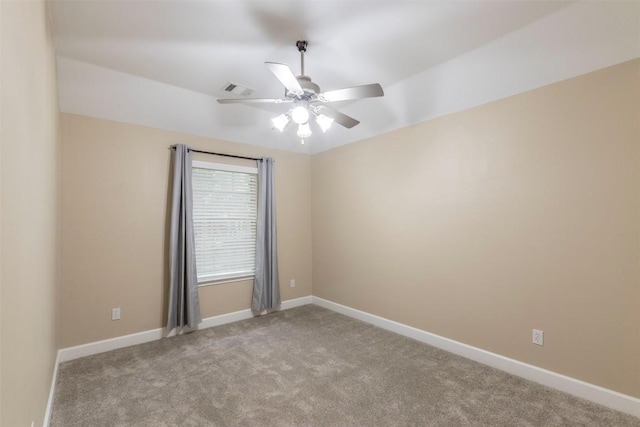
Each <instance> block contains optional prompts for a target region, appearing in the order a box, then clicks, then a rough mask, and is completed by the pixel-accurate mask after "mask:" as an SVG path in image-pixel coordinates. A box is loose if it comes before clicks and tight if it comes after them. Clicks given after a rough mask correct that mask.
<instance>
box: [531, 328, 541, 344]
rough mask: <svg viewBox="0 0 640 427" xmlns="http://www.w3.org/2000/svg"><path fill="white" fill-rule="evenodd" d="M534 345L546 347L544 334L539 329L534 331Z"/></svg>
mask: <svg viewBox="0 0 640 427" xmlns="http://www.w3.org/2000/svg"><path fill="white" fill-rule="evenodd" d="M533 343H534V344H537V345H544V332H543V331H540V330H538V329H534V330H533Z"/></svg>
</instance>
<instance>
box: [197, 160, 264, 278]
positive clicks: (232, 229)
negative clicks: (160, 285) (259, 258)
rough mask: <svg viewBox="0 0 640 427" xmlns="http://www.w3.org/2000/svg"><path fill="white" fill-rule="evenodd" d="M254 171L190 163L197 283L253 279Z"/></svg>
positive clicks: (203, 163) (256, 191) (255, 184)
mask: <svg viewBox="0 0 640 427" xmlns="http://www.w3.org/2000/svg"><path fill="white" fill-rule="evenodd" d="M256 172H257V171H256V170H255V169H253V168H243V167H236V166H229V165H219V164H215V163H205V162H193V173H192V176H193V222H194V233H195V241H196V266H197V270H198V282H199V283H202V282H211V281H217V280H225V279H233V278H239V277H249V276H253V275H254V274H255V254H256V216H257V199H258V188H257V181H258V179H257V175H256Z"/></svg>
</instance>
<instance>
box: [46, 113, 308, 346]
mask: <svg viewBox="0 0 640 427" xmlns="http://www.w3.org/2000/svg"><path fill="white" fill-rule="evenodd" d="M62 138H63V150H62V183H61V185H62V187H61V188H62V219H61V234H62V237H61V245H62V261H61V288H62V290H61V298H60V310H61V313H60V324H59V329H58V332H59V340H60V347H62V348H65V347H69V346H74V345H78V344H83V343H87V342H92V341H97V340H102V339H106V338H111V337H117V336H121V335H126V334H131V333H135V332H141V331H147V330H150V329H155V328H160V327H162V326H163V325H164V324H165V322H166V298H167V287H168V277H167V276H168V271H167V267H166V266H167V262H166V253H167V246H166V245H167V227H168V218H167V211H168V191H169V161H170V150H169V146H170V145H173V144H175V143H184V144H187V145H189V146H191V147H193V148H196V149H201V150H209V151H221V152H226V153H231V154H239V155H247V156H270V157H273V158H274V159H275V160H276V200H277V210H278V255H279V262H280V282H281V294H282V299H283V300H288V299H292V298H297V297H302V296H308V295H311V213H310V206H311V200H310V197H311V196H310V194H311V191H310V184H311V159H310V157H308V156H305V155H301V154H295V153H290V152H285V151H280V150H269V149H265V148H258V147H252V146H248V145H243V144H235V143H230V142H223V141H216V140H213V139H209V138H203V137H196V136H191V135H185V134H181V133H176V132H169V131H163V130H158V129H152V128H147V127H143V126H136V125H130V124H125V123H119V122H113V121H108V120H102V119H94V118H89V117H85V116H78V115H73V114H62ZM196 158H198V159H200V160H208V161H218V162H229V159H226V158H224V157H213V156H207V155H198V157H196ZM243 162H244V163H243ZM240 164H247V165H255V162H251V161H248V162H247V161H240ZM290 279H296V287H295V288H290V287H289V281H290ZM252 286H253V285H252V282H251V281H245V282H235V283H227V284H222V285H215V286H208V287H201V288H200V303H201V312H202V316H203V317H208V316H213V315H218V314H223V313H229V312H233V311H238V310H242V309H246V308H249V307H250V304H251V290H252ZM113 307H120V308H121V310H122V318H121V320H119V321H112V320H111V309H112V308H113Z"/></svg>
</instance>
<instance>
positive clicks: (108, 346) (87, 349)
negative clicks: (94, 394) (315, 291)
mask: <svg viewBox="0 0 640 427" xmlns="http://www.w3.org/2000/svg"><path fill="white" fill-rule="evenodd" d="M311 302H312V297H311V295H309V296H306V297H301V298H295V299H291V300H287V301H282V304H281V305H280V308H281V309H282V310H286V309H289V308H293V307H298V306H300V305H305V304H311ZM251 317H253V313H252V312H251V309H246V310H240V311H236V312H233V313H227V314H221V315H219V316H212V317H207V318H205V319H202V323H201V324H200V325H199V326H198V329H206V328H210V327H212V326H219V325H224V324H226V323H231V322H237V321H239V320H244V319H250V318H251ZM170 335H171V334H167V332H166V330H165V328H158V329H152V330H149V331H144V332H138V333H135V334H130V335H124V336H121V337H116V338H110V339H106V340H102V341H95V342H91V343H88V344H82V345H78V346H75V347H68V348H63V349H60V350H59V351H58V359H59V362H60V363H62V362H67V361H69V360H73V359H78V358H80V357H85V356H91V355H93V354H98V353H104V352H105V351H110V350H115V349H118V348H123V347H129V346H132V345H136V344H143V343H146V342H149V341H155V340H159V339H161V338H163V337H166V336H170Z"/></svg>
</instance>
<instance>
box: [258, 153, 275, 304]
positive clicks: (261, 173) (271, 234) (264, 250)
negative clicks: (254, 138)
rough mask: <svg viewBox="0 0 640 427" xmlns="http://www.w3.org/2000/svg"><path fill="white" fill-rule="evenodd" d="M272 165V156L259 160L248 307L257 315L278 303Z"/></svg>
mask: <svg viewBox="0 0 640 427" xmlns="http://www.w3.org/2000/svg"><path fill="white" fill-rule="evenodd" d="M273 166H274V161H273V159H270V158H262V159H260V160H259V161H258V221H257V230H256V233H257V238H256V277H255V281H254V284H253V301H252V303H251V309H252V310H253V311H254V312H255V313H256V314H260V313H262V312H264V311H265V310H266V311H270V310H274V309H277V308H278V307H279V306H280V280H279V278H278V245H277V239H276V234H277V233H276V198H275V183H274V179H273V178H274V173H273Z"/></svg>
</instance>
